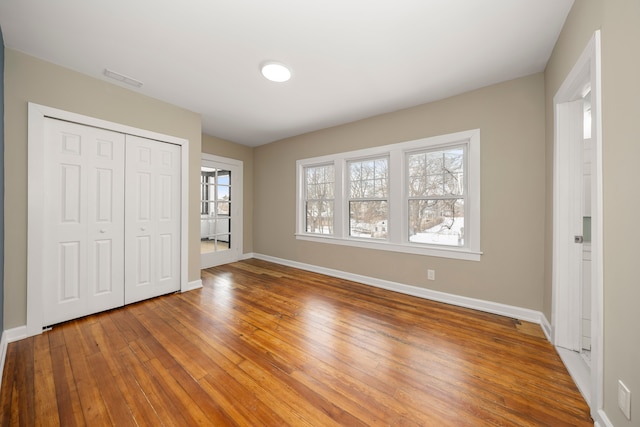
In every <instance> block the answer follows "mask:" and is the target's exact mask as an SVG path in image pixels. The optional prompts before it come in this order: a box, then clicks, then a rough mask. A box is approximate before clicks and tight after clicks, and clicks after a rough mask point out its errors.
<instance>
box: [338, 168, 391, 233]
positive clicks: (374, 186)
mask: <svg viewBox="0 0 640 427" xmlns="http://www.w3.org/2000/svg"><path fill="white" fill-rule="evenodd" d="M348 169H349V235H350V236H352V237H364V238H374V239H386V238H387V223H388V221H389V200H388V196H389V160H388V159H386V158H381V159H367V160H357V161H351V162H349V168H348Z"/></svg>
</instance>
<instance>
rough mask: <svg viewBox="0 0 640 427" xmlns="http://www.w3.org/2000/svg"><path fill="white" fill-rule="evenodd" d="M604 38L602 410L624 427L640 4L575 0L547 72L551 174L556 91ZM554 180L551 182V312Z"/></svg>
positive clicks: (634, 363) (633, 320) (633, 310)
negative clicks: (596, 37) (620, 393)
mask: <svg viewBox="0 0 640 427" xmlns="http://www.w3.org/2000/svg"><path fill="white" fill-rule="evenodd" d="M597 29H601V40H602V102H603V105H602V145H603V147H602V163H603V164H602V166H603V192H604V195H603V198H604V207H603V209H604V215H603V217H604V224H603V230H604V247H603V250H604V283H603V287H604V314H603V320H604V410H605V413H606V415H607V417H608V418H609V420H610V421H611V422H612V423H613V425H615V426H616V427H618V426H632V425H633V426H637V425H639V423H640V405H639V404H638V402H640V399H639V398H638V394H639V393H640V333H638V327H639V326H640V310H638V303H639V302H640V281H639V279H638V271H637V270H636V269H635V267H636V265H637V264H638V259H637V258H638V242H639V241H640V227H638V219H637V217H638V214H637V213H638V211H640V191H638V190H637V188H636V187H637V186H636V183H637V182H638V179H637V177H636V170H637V167H638V166H637V163H638V159H640V142H639V138H638V127H637V124H638V118H640V102H638V100H639V99H640V84H639V80H638V76H639V75H640V49H638V41H639V40H640V3H638V1H637V0H616V1H605V0H597V1H596V0H581V1H576V2H575V4H574V6H573V9H572V10H571V13H570V15H569V17H568V19H567V22H566V24H565V26H564V29H563V31H562V34H561V35H560V38H559V40H558V43H557V44H556V48H555V50H554V52H553V55H552V57H551V60H550V61H549V63H548V65H547V69H546V71H545V80H546V97H547V99H546V108H547V126H546V139H547V143H546V145H547V153H548V155H547V178H548V181H549V182H550V181H551V179H552V171H553V155H552V151H551V150H552V148H553V126H554V123H553V115H552V112H553V109H552V108H553V105H552V101H553V95H554V94H555V93H556V91H557V90H558V88H559V87H560V85H561V84H562V82H563V81H564V79H565V78H566V76H567V74H568V72H569V71H570V69H571V67H572V66H573V64H574V63H575V61H576V60H577V58H578V56H579V55H580V54H581V52H582V51H583V50H584V48H585V46H586V45H587V42H588V41H589V38H590V37H591V36H592V35H593V32H594V31H595V30H597ZM551 197H552V187H551V184H549V185H547V201H548V204H549V207H548V209H547V219H548V221H547V222H548V226H547V230H546V236H547V239H546V245H545V248H546V254H547V255H546V257H545V259H546V269H545V270H546V272H545V313H546V314H547V316H548V315H549V312H550V310H551V296H550V293H551V266H550V265H551V264H550V263H551V256H552V253H551V250H552V249H551V226H552V222H551V213H552V207H551ZM619 379H621V380H622V381H623V382H624V383H625V384H626V385H627V386H628V387H629V389H630V390H631V392H632V408H631V414H632V421H628V420H627V419H626V418H625V417H624V416H623V415H622V412H621V411H620V410H619V409H618V407H617V382H618V380H619Z"/></svg>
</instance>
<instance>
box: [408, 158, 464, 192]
mask: <svg viewBox="0 0 640 427" xmlns="http://www.w3.org/2000/svg"><path fill="white" fill-rule="evenodd" d="M408 163H409V181H408V182H409V197H429V196H431V197H433V196H460V195H463V194H464V147H449V148H445V149H440V150H434V151H428V152H425V153H415V154H409V155H408Z"/></svg>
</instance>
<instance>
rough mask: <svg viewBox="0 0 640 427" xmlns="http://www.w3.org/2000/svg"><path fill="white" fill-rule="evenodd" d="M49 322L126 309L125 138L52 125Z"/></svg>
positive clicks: (46, 203)
mask: <svg viewBox="0 0 640 427" xmlns="http://www.w3.org/2000/svg"><path fill="white" fill-rule="evenodd" d="M45 138H46V144H45V159H46V161H45V166H44V169H45V170H44V177H45V180H44V181H45V182H44V185H43V188H42V198H43V199H42V205H41V206H29V209H44V210H45V223H44V232H43V236H42V240H41V241H42V247H41V250H42V251H43V259H44V263H43V264H44V265H43V266H42V268H43V273H44V275H43V276H44V280H45V282H44V283H43V289H44V291H43V298H44V309H43V317H44V324H45V325H52V324H55V323H59V322H63V321H66V320H70V319H74V318H77V317H81V316H85V315H87V314H91V313H95V312H99V311H103V310H108V309H111V308H114V307H119V306H122V305H123V304H124V233H123V230H124V211H125V209H124V188H125V185H124V176H125V169H124V164H125V158H124V156H125V149H124V145H125V136H124V135H123V134H121V133H117V132H111V131H107V130H103V129H98V128H93V127H90V126H83V125H79V124H75V123H69V122H65V121H61V120H56V119H45Z"/></svg>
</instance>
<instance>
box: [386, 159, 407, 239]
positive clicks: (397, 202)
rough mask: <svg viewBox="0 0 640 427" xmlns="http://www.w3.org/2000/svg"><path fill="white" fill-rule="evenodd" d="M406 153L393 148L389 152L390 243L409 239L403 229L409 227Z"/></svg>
mask: <svg viewBox="0 0 640 427" xmlns="http://www.w3.org/2000/svg"><path fill="white" fill-rule="evenodd" d="M403 156H404V153H403V152H402V151H400V150H392V151H391V152H390V153H389V231H388V238H389V242H390V243H396V244H401V243H405V242H406V241H407V239H406V238H405V237H404V234H405V233H403V230H405V229H406V228H407V219H406V218H405V217H406V215H405V212H406V207H405V206H404V205H405V204H406V203H405V201H404V198H405V191H404V182H405V173H404V170H403V169H404V168H403V164H404V159H403Z"/></svg>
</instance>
